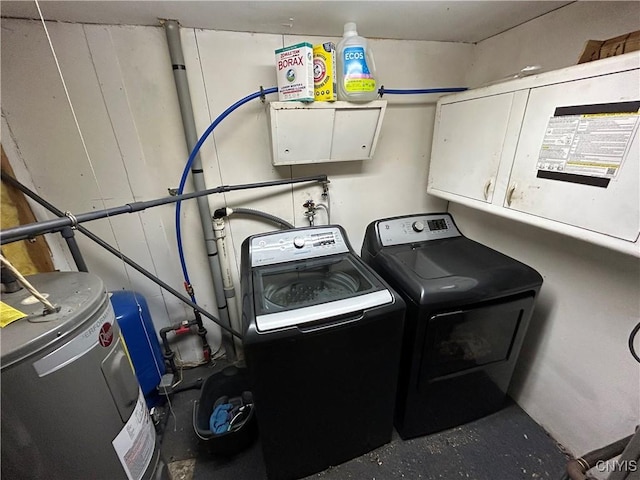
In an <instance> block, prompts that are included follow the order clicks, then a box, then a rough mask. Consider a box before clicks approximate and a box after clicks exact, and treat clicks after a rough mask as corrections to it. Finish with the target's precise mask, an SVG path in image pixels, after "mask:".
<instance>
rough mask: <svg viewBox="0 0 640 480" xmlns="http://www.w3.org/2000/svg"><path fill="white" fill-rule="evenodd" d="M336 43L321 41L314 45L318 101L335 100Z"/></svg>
mask: <svg viewBox="0 0 640 480" xmlns="http://www.w3.org/2000/svg"><path fill="white" fill-rule="evenodd" d="M336 73H337V72H336V45H335V43H333V42H326V43H321V44H320V45H315V46H314V47H313V84H314V85H313V86H314V92H315V99H316V101H318V102H335V101H336V100H337V94H336Z"/></svg>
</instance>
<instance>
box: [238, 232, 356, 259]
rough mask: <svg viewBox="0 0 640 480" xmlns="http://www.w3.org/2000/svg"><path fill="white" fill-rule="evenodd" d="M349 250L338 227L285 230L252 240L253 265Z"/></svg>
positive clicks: (322, 255) (315, 256) (321, 255)
mask: <svg viewBox="0 0 640 480" xmlns="http://www.w3.org/2000/svg"><path fill="white" fill-rule="evenodd" d="M348 251H349V247H347V244H346V242H345V239H344V235H343V233H342V231H341V230H340V229H339V228H337V227H323V228H305V229H295V230H285V231H283V232H275V233H269V234H266V235H259V236H256V237H254V238H252V239H251V250H250V252H251V266H252V267H258V266H261V265H272V264H274V263H284V262H292V261H295V260H303V259H307V258H318V257H324V256H326V255H335V254H336V253H346V252H348Z"/></svg>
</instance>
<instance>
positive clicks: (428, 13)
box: [0, 0, 573, 43]
mask: <svg viewBox="0 0 640 480" xmlns="http://www.w3.org/2000/svg"><path fill="white" fill-rule="evenodd" d="M569 3H573V2H566V1H564V2H561V1H524V0H519V1H390V0H387V1H365V0H359V1H348V2H345V1H311V0H298V1H267V0H261V1H253V2H246V1H186V0H182V1H54V0H40V8H41V10H42V13H43V15H44V17H45V19H47V20H58V21H67V22H80V23H102V24H125V25H158V24H159V21H160V19H174V20H178V21H179V22H180V24H181V25H183V26H185V27H195V28H204V29H211V30H233V31H247V32H259V33H275V34H294V35H317V36H327V37H341V36H342V28H343V25H344V23H345V22H347V21H355V22H357V24H358V33H359V34H360V35H363V36H365V37H369V38H395V39H401V40H434V41H442V42H468V43H475V42H479V41H481V40H484V39H486V38H489V37H492V36H494V35H497V34H498V33H501V32H504V31H505V30H508V29H510V28H513V27H515V26H517V25H520V24H522V23H525V22H527V21H529V20H532V19H534V18H536V17H539V16H540V15H544V14H545V13H548V12H550V11H553V10H555V9H557V8H561V7H563V6H565V5H567V4H569ZM0 12H1V14H2V16H3V17H17V18H39V15H38V11H37V8H36V5H35V2H33V1H5V0H2V2H1V3H0Z"/></svg>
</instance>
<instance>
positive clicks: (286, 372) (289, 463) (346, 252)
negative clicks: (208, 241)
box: [242, 226, 405, 479]
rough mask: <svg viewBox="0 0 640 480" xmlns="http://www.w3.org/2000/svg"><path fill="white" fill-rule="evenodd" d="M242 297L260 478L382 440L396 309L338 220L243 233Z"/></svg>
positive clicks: (299, 472)
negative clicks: (259, 447)
mask: <svg viewBox="0 0 640 480" xmlns="http://www.w3.org/2000/svg"><path fill="white" fill-rule="evenodd" d="M242 298H243V309H242V310H243V312H242V314H243V322H244V340H243V345H244V352H245V358H246V362H247V366H248V368H249V371H250V373H251V376H252V392H253V399H254V404H255V409H256V418H257V421H258V428H259V432H260V441H261V444H262V451H263V454H264V461H265V465H266V468H267V475H268V477H269V478H270V479H292V478H300V477H304V476H307V475H311V474H313V473H315V472H319V471H321V470H324V469H326V468H328V467H330V466H333V465H337V464H340V463H342V462H345V461H347V460H349V459H351V458H354V457H357V456H360V455H362V454H364V453H367V452H369V451H371V450H373V449H374V448H377V447H379V446H381V445H383V444H385V443H387V442H389V441H390V440H391V435H392V431H393V412H394V401H395V396H396V386H397V376H398V366H399V361H400V348H401V343H402V329H403V318H404V309H405V306H404V302H403V301H402V299H401V298H400V297H398V296H397V295H396V294H395V293H394V292H393V290H391V289H390V288H389V287H388V285H387V284H386V283H385V282H384V281H383V280H382V279H381V278H380V277H379V276H378V275H377V274H376V273H375V272H374V271H373V270H371V269H370V268H369V267H368V266H367V265H365V264H364V262H362V260H361V259H360V258H359V257H358V256H357V255H356V254H355V253H354V252H353V250H352V249H351V247H350V245H349V243H348V240H347V236H346V234H345V232H344V230H343V229H342V228H341V227H339V226H325V227H309V228H300V229H294V230H287V231H280V232H273V233H266V234H260V235H255V236H252V237H249V238H248V239H246V240H245V241H244V243H243V245H242Z"/></svg>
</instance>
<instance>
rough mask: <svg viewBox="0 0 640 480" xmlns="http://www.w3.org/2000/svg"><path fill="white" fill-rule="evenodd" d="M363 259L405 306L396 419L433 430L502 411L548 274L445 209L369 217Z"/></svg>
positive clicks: (402, 428)
mask: <svg viewBox="0 0 640 480" xmlns="http://www.w3.org/2000/svg"><path fill="white" fill-rule="evenodd" d="M362 258H363V260H364V261H365V262H367V263H368V264H369V265H371V266H372V267H373V268H374V269H375V270H376V271H377V272H378V273H379V274H380V275H381V276H382V277H383V278H384V279H385V280H386V281H387V282H388V283H389V284H390V285H391V286H392V287H393V288H394V289H395V290H396V291H397V292H398V293H399V294H400V295H402V297H403V298H404V300H405V302H406V304H407V315H406V318H405V331H404V339H403V351H402V359H401V367H400V377H399V383H398V398H397V401H396V416H395V426H396V429H397V430H398V433H399V434H400V436H401V437H402V438H411V437H416V436H420V435H424V434H427V433H433V432H437V431H440V430H444V429H447V428H451V427H454V426H457V425H461V424H463V423H466V422H468V421H471V420H475V419H477V418H480V417H482V416H485V415H487V414H489V413H493V412H495V411H497V410H499V409H500V408H502V406H503V404H504V401H505V398H506V391H507V387H508V386H509V382H510V379H511V375H512V373H513V369H514V366H515V364H516V360H517V358H518V354H519V352H520V348H521V346H522V342H523V339H524V336H525V333H526V330H527V326H528V323H529V319H530V317H531V313H532V309H533V304H534V301H535V299H536V296H537V295H538V292H539V290H540V287H541V285H542V277H541V276H540V274H539V273H538V272H536V271H535V270H534V269H532V268H531V267H528V266H527V265H524V264H523V263H520V262H519V261H517V260H515V259H513V258H510V257H508V256H506V255H503V254H502V253H499V252H497V251H495V250H492V249H491V248H489V247H486V246H484V245H481V244H479V243H477V242H475V241H473V240H470V239H468V238H466V237H465V236H463V235H462V234H461V233H460V231H459V230H458V228H457V227H456V225H455V223H454V221H453V218H452V217H451V215H449V214H447V213H439V214H421V215H408V216H403V217H395V218H387V219H383V220H377V221H375V222H372V223H371V224H370V225H369V226H368V227H367V231H366V234H365V239H364V243H363V246H362Z"/></svg>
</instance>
